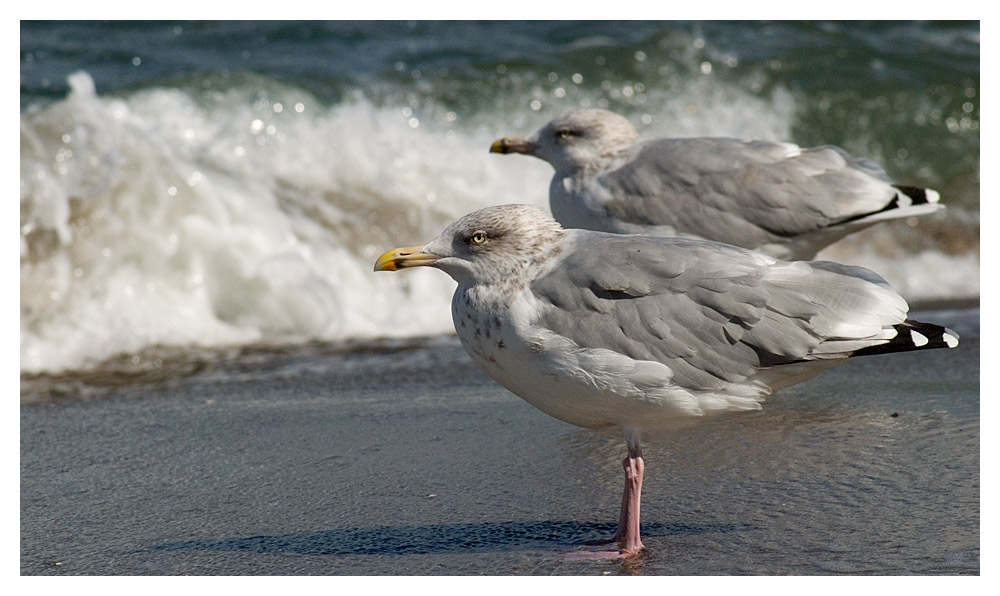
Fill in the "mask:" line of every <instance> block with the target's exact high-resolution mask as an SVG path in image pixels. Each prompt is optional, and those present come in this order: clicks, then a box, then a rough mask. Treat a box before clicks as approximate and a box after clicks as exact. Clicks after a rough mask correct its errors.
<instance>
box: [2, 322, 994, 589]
mask: <svg viewBox="0 0 1000 596" xmlns="http://www.w3.org/2000/svg"><path fill="white" fill-rule="evenodd" d="M923 318H924V319H926V320H930V321H934V322H940V323H943V324H947V325H949V326H952V327H953V328H955V329H956V330H957V331H959V333H961V334H962V344H961V346H960V348H959V349H956V350H948V351H946V350H935V351H929V352H920V353H911V354H902V355H889V356H876V357H869V358H862V359H858V360H856V361H854V362H851V363H849V364H847V365H845V366H842V367H839V368H837V369H834V370H833V371H830V372H827V373H825V374H823V375H822V376H820V377H818V378H817V379H814V380H813V381H811V382H809V383H806V384H802V385H799V386H796V387H792V388H789V389H786V390H784V391H782V392H781V393H779V394H777V395H775V396H773V397H772V398H771V399H770V400H769V401H768V402H767V403H766V404H765V406H764V409H763V410H762V411H759V412H750V413H741V414H729V415H725V416H721V417H716V418H711V419H706V420H699V421H697V423H696V424H691V425H686V426H684V427H682V428H679V429H678V430H677V431H676V432H674V433H672V434H671V435H670V436H668V437H663V438H661V439H659V440H649V441H647V442H646V444H645V445H644V455H645V458H646V483H645V485H644V486H643V511H642V521H643V525H642V529H643V540H644V542H645V544H646V547H647V550H646V551H645V553H644V554H643V555H642V556H641V557H639V558H637V559H636V560H633V561H627V562H622V561H587V560H583V561H581V560H570V559H567V557H566V554H567V553H570V552H573V551H574V550H577V549H579V548H580V547H581V545H582V543H583V542H585V541H587V540H594V539H600V538H607V537H610V536H611V534H613V532H614V524H615V522H616V518H617V510H618V505H619V502H620V498H621V485H622V482H623V477H622V476H623V474H622V471H621V467H620V464H619V461H620V460H621V458H622V457H623V455H624V452H625V448H624V443H623V441H622V440H621V438H620V437H619V436H618V435H617V434H615V433H595V432H591V431H586V430H582V429H577V428H574V427H571V426H569V425H566V424H564V423H561V422H559V421H557V420H554V419H551V418H549V417H547V416H546V415H544V414H542V413H541V412H538V411H536V410H535V409H534V408H532V407H531V406H529V405H528V404H526V403H525V402H523V401H521V400H520V399H518V398H516V397H514V396H513V395H512V394H510V393H508V392H507V391H506V390H504V389H503V388H501V387H499V386H498V385H496V384H495V383H493V382H492V381H490V380H489V379H487V378H486V377H485V376H483V375H482V374H481V373H479V371H478V370H477V369H476V368H475V367H474V365H473V364H472V363H471V362H470V361H469V360H468V358H467V357H466V356H465V354H464V352H463V351H462V349H461V347H460V346H458V344H457V341H456V340H454V339H451V338H448V339H439V340H431V341H427V342H417V343H416V344H413V345H410V346H406V347H404V348H397V349H389V350H380V351H362V352H350V353H333V352H331V351H330V350H329V349H324V348H315V347H314V348H310V349H302V350H297V351H294V350H293V351H290V352H285V353H280V354H266V353H265V354H256V355H247V356H246V357H241V358H235V359H233V360H232V361H230V363H229V364H226V365H225V366H221V367H217V368H213V369H211V370H203V371H194V372H190V373H189V374H186V375H183V376H178V377H176V378H169V379H165V378H159V379H154V380H148V379H147V380H139V381H137V382H132V383H126V384H123V385H121V386H109V385H107V384H106V385H104V386H101V387H98V388H96V389H94V388H90V389H89V390H87V391H85V392H82V393H81V392H80V391H76V392H74V391H68V390H63V391H61V393H60V394H65V393H71V394H72V393H75V394H77V395H76V396H75V397H65V396H62V397H57V398H55V399H51V400H41V401H38V400H29V401H30V402H31V403H27V402H26V403H23V404H22V406H21V408H20V415H21V436H20V440H21V511H20V514H21V515H20V519H21V542H20V544H21V550H20V565H21V574H22V575H227V576H228V575H604V574H643V575H696V576H697V575H744V574H766V575H833V574H837V575H840V574H858V575H908V574H935V575H936V574H943V575H978V574H979V572H980V530H979V528H980V496H979V495H980V455H979V454H980V432H979V425H980V423H979V419H980V418H979V392H980V386H979V379H980V369H979V362H980V361H979V338H978V335H979V333H978V331H979V327H978V325H979V319H978V311H946V312H938V313H931V314H927V315H923ZM22 385H23V384H22ZM22 395H23V391H22ZM80 395H83V396H84V398H81V397H80Z"/></svg>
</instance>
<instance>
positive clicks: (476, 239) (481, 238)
mask: <svg viewBox="0 0 1000 596" xmlns="http://www.w3.org/2000/svg"><path fill="white" fill-rule="evenodd" d="M469 241H470V242H472V243H473V244H486V232H484V231H482V230H478V231H476V232H475V233H473V234H472V236H471V237H469Z"/></svg>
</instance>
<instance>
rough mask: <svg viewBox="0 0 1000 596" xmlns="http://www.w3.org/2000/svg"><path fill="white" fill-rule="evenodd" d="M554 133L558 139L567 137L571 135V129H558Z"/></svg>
mask: <svg viewBox="0 0 1000 596" xmlns="http://www.w3.org/2000/svg"><path fill="white" fill-rule="evenodd" d="M556 135H557V136H558V137H559V138H560V139H568V138H570V137H571V136H573V131H571V130H560V131H559V132H557V133H556Z"/></svg>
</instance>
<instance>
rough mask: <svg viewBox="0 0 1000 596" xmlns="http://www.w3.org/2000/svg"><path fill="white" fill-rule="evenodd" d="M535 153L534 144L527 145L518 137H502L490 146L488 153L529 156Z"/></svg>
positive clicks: (526, 142)
mask: <svg viewBox="0 0 1000 596" xmlns="http://www.w3.org/2000/svg"><path fill="white" fill-rule="evenodd" d="M534 152H535V144H534V143H529V142H528V141H526V140H525V139H522V138H520V137H503V138H500V139H497V140H495V141H493V144H492V145H490V153H524V154H526V155H530V154H532V153H534Z"/></svg>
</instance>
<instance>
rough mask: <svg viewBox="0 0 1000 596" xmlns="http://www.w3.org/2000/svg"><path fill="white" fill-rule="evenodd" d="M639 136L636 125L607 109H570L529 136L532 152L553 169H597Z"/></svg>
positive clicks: (625, 149) (610, 163)
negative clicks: (534, 147)
mask: <svg viewBox="0 0 1000 596" xmlns="http://www.w3.org/2000/svg"><path fill="white" fill-rule="evenodd" d="M638 138H639V133H637V132H636V130H635V127H633V126H632V124H631V123H630V122H629V121H628V120H627V119H625V118H624V117H623V116H619V115H618V114H615V113H613V112H608V111H607V110H572V111H570V112H566V113H565V114H563V115H561V116H558V117H556V118H555V119H553V120H552V121H551V122H549V123H548V124H547V125H546V126H544V127H543V128H542V129H541V130H539V131H538V132H537V133H535V134H534V135H533V136H532V137H530V138H529V139H528V141H529V142H531V143H534V144H535V145H536V147H537V148H536V149H535V155H536V156H537V157H540V158H542V159H544V160H545V161H547V162H549V163H550V164H552V167H554V168H555V169H556V172H568V171H573V170H584V171H590V172H597V171H600V170H602V169H604V168H606V167H609V166H610V165H612V164H613V163H614V162H616V161H617V160H619V159H621V158H622V157H624V155H623V154H626V153H628V151H629V150H630V149H631V148H632V146H633V145H634V144H635V142H636V141H637V140H638Z"/></svg>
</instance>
